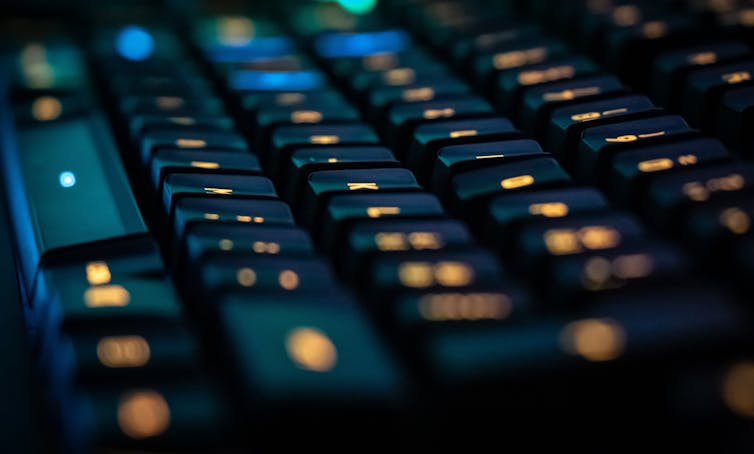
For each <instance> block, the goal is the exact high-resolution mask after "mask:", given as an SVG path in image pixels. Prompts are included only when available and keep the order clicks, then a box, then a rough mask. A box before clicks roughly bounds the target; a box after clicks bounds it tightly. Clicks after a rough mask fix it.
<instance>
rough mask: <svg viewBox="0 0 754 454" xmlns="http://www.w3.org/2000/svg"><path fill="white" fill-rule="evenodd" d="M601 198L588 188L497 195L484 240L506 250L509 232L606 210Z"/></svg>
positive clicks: (604, 202)
mask: <svg viewBox="0 0 754 454" xmlns="http://www.w3.org/2000/svg"><path fill="white" fill-rule="evenodd" d="M607 206H608V203H607V200H606V199H605V197H604V196H603V195H602V193H600V192H599V191H597V190H596V189H592V188H563V189H546V190H541V191H531V192H520V193H513V194H501V195H498V196H496V197H494V198H493V199H492V200H491V201H490V204H489V214H488V216H487V218H488V219H487V222H486V226H485V228H484V232H485V233H484V238H485V239H486V241H487V242H489V243H490V244H491V245H492V247H494V248H495V249H501V248H503V247H506V241H507V240H508V239H509V238H510V235H511V234H512V233H513V229H515V228H516V227H517V226H519V225H521V224H522V223H523V222H525V221H527V220H529V219H537V218H540V217H543V218H548V219H553V218H563V217H566V216H572V215H574V214H579V213H584V212H589V211H600V210H602V209H604V208H607Z"/></svg>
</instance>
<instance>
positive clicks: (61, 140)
mask: <svg viewBox="0 0 754 454" xmlns="http://www.w3.org/2000/svg"><path fill="white" fill-rule="evenodd" d="M7 137H9V138H10V137H11V136H10V135H8V136H7ZM61 147H63V148H61ZM62 149H66V150H68V151H67V152H62V151H61V150H62ZM3 170H4V180H5V181H6V184H7V185H8V187H9V188H13V193H14V194H15V195H16V196H14V197H13V198H12V200H11V203H10V205H9V210H10V214H11V219H12V222H13V223H14V227H15V234H16V239H17V241H18V250H19V251H20V254H19V259H20V262H19V268H20V270H21V274H22V276H23V280H24V282H25V284H26V285H27V286H29V287H31V285H32V283H33V280H34V277H35V275H36V273H37V269H38V266H39V265H40V261H41V260H47V259H51V258H54V256H55V255H56V254H57V253H58V252H59V251H62V250H64V249H69V250H70V249H71V248H79V249H81V250H82V251H83V250H94V249H96V246H95V247H90V246H87V245H91V244H93V243H96V242H105V241H110V242H117V241H118V240H119V239H121V238H125V237H128V236H139V237H141V238H143V241H144V242H145V244H149V245H151V236H150V234H149V231H148V230H147V228H146V226H145V224H144V221H143V220H142V217H141V214H140V213H139V209H138V207H137V204H136V200H135V199H134V196H133V194H132V192H131V188H130V187H129V183H128V180H127V177H126V174H125V171H124V169H123V166H122V164H121V162H120V158H119V156H118V154H117V150H116V148H115V144H114V143H113V141H112V138H111V137H110V135H109V133H108V127H107V126H106V124H105V123H104V121H103V119H102V117H101V116H100V115H99V114H93V115H92V116H90V117H77V118H71V119H67V120H61V121H55V120H51V121H47V122H44V123H38V124H35V125H33V126H25V127H21V128H19V129H18V130H16V132H15V142H9V144H8V146H7V147H5V149H4V154H3ZM92 207H97V209H92Z"/></svg>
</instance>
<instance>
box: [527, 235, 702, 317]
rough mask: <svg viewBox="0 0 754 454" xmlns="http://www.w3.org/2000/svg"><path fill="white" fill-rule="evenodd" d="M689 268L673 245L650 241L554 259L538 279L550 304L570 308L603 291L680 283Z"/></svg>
mask: <svg viewBox="0 0 754 454" xmlns="http://www.w3.org/2000/svg"><path fill="white" fill-rule="evenodd" d="M688 270H689V266H688V258H687V257H686V256H684V255H682V254H681V253H680V252H679V251H678V250H677V249H676V248H674V247H670V246H669V245H667V244H665V243H661V242H658V241H652V240H650V241H642V242H641V243H639V244H629V245H626V246H622V247H620V248H617V249H610V250H606V251H593V252H590V253H588V254H581V255H575V256H565V257H558V258H555V259H553V260H551V261H550V263H549V264H548V265H547V266H546V267H545V272H544V273H543V275H542V276H541V277H540V280H539V282H540V283H542V284H543V287H542V288H543V290H544V293H546V294H547V296H548V301H549V303H550V304H553V307H555V306H559V307H560V308H561V309H562V310H569V309H571V308H572V306H571V305H572V304H583V303H584V302H585V300H588V299H590V298H591V297H592V296H593V295H595V294H598V293H602V292H609V293H613V292H617V291H619V290H618V289H624V288H626V287H629V286H631V287H635V286H650V285H653V284H654V285H667V284H668V283H669V282H672V281H675V282H682V280H683V279H684V278H688ZM545 283H546V286H544V284H545ZM569 303H570V304H569Z"/></svg>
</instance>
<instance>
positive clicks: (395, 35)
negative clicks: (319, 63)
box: [314, 28, 411, 59]
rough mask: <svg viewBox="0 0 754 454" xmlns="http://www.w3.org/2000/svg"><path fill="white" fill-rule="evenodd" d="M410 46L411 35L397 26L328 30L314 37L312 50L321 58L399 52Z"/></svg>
mask: <svg viewBox="0 0 754 454" xmlns="http://www.w3.org/2000/svg"><path fill="white" fill-rule="evenodd" d="M410 46H411V35H409V33H408V32H407V31H406V30H402V29H398V28H391V29H384V30H370V31H365V32H361V33H352V32H329V33H323V34H321V35H319V36H317V37H316V38H315V39H314V51H315V53H316V54H317V55H318V56H319V57H320V58H323V59H331V58H344V57H365V56H368V55H372V54H385V53H389V54H393V53H400V52H404V51H406V50H408V49H409V48H410Z"/></svg>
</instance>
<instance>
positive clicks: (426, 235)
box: [338, 218, 473, 279]
mask: <svg viewBox="0 0 754 454" xmlns="http://www.w3.org/2000/svg"><path fill="white" fill-rule="evenodd" d="M472 243H473V241H472V238H471V234H470V233H469V231H468V229H467V228H466V227H465V226H464V225H463V224H462V223H461V222H459V221H456V220H452V219H431V220H428V219H400V218H398V219H391V218H386V219H379V220H373V219H372V220H368V221H367V220H364V221H357V222H355V223H354V225H353V227H352V228H351V229H350V232H349V234H348V241H347V243H346V245H345V246H344V247H343V249H342V250H341V251H339V257H338V258H339V262H338V263H339V268H341V270H342V272H343V273H345V274H346V275H347V276H349V277H350V278H351V279H355V278H357V277H365V276H359V274H360V272H362V271H363V269H364V268H365V267H366V266H367V263H368V262H369V261H370V260H371V259H372V258H373V257H375V256H377V255H379V254H385V253H391V252H399V251H423V250H441V249H442V250H447V249H459V248H464V247H468V246H470V245H471V244H472Z"/></svg>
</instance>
